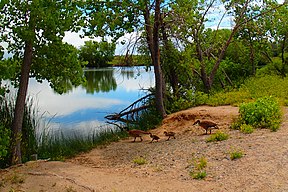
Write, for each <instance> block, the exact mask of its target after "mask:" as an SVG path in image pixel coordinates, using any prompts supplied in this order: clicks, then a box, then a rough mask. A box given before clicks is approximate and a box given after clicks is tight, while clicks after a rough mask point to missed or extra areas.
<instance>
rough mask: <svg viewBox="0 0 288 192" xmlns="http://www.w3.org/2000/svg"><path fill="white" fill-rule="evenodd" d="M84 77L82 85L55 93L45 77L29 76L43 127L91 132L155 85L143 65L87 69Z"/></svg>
mask: <svg viewBox="0 0 288 192" xmlns="http://www.w3.org/2000/svg"><path fill="white" fill-rule="evenodd" d="M85 77H86V79H87V83H86V84H85V85H80V86H78V87H69V91H68V92H67V93H65V94H62V95H59V94H57V93H55V92H54V91H53V89H52V88H50V86H49V83H48V82H47V81H44V82H43V83H38V82H37V81H36V80H35V79H30V82H29V88H28V94H29V96H30V97H32V98H33V99H34V102H35V104H36V109H37V110H38V111H39V114H40V115H41V116H42V117H43V119H44V120H45V122H46V125H45V128H49V130H51V129H52V130H53V131H61V132H64V133H65V132H68V133H71V132H75V131H76V132H80V133H90V132H91V130H95V129H100V127H103V125H105V121H106V119H105V118H104V117H105V116H106V115H108V114H113V113H117V112H120V111H121V110H122V109H124V108H126V107H127V106H129V105H130V104H131V103H133V102H134V101H136V100H137V99H138V98H141V97H143V96H145V95H146V94H147V91H145V89H147V88H149V87H153V86H154V72H153V71H146V70H145V67H109V68H103V69H89V70H85ZM47 122H48V123H47Z"/></svg>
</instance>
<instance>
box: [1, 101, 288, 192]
mask: <svg viewBox="0 0 288 192" xmlns="http://www.w3.org/2000/svg"><path fill="white" fill-rule="evenodd" d="M283 111H284V117H283V123H282V125H281V128H280V129H279V130H278V131H277V132H271V131H269V130H267V129H261V130H256V131H255V132H254V133H252V134H243V133H240V132H239V131H236V130H231V129H229V127H230V125H231V123H232V121H233V119H235V118H236V117H237V116H238V108H237V107H232V106H220V107H209V106H200V107H195V108H192V109H188V110H185V111H181V112H178V113H174V114H171V115H169V116H168V117H167V118H166V119H165V120H164V121H163V124H162V125H161V126H159V127H158V128H156V129H154V130H152V133H153V134H157V135H158V136H160V138H161V139H160V141H159V142H155V143H150V141H151V139H150V138H149V136H144V137H143V139H144V140H143V142H135V143H133V142H131V141H132V140H133V138H127V139H125V140H121V141H119V142H115V143H111V144H109V145H107V146H105V147H99V148H96V149H93V150H92V151H90V152H89V153H85V154H81V155H78V156H77V157H75V158H73V159H68V160H66V161H65V162H55V161H50V162H46V161H43V160H38V161H34V162H28V163H25V164H23V165H21V166H17V167H12V168H8V169H4V170H0V175H1V176H0V179H1V181H0V191H3V192H6V191H7V192H8V191H13V190H14V191H25V192H36V191H37V192H38V191H39V192H40V191H41V192H44V191H47V192H48V191H55V192H58V191H59V192H63V191H64V192H65V191H67V192H71V191H80V192H81V191H83V192H86V191H97V192H98V191H99V192H106V191H107V192H108V191H110V192H130V191H131V192H132V191H133V192H138V191H139V192H144V191H147V192H148V191H159V192H167V191H173V192H174V191H179V192H180V191H181V192H182V191H183V192H185V191H187V192H189V191H203V192H204V191H215V192H216V191H217V192H225V191H229V192H230V191H231V192H234V191H236V192H237V191H239V192H240V191H249V192H250V191H251V192H252V191H255V192H256V191H257V192H258V191H261V192H270V191H271V192H274V191H275V192H278V191H279V192H280V191H281V192H282V191H283V192H284V191H288V109H287V108H284V109H283ZM196 119H206V120H213V121H215V122H216V123H218V124H219V128H220V130H221V131H223V132H226V133H228V134H229V139H228V140H225V141H221V142H206V139H207V138H208V137H209V136H210V135H204V133H205V131H204V129H202V128H201V127H199V126H193V122H194V121H195V120H196ZM164 131H174V132H176V139H170V140H169V141H166V137H165V135H164V134H163V132H164ZM212 133H215V131H213V132H212ZM232 150H241V151H243V153H244V156H243V157H242V158H240V159H237V160H231V159H230V155H229V152H231V151H232ZM139 157H141V158H143V159H145V160H146V163H145V164H144V165H137V164H135V163H133V160H135V159H137V158H139ZM201 157H203V158H205V159H206V160H207V167H206V168H205V171H206V173H207V177H206V178H205V179H203V180H195V179H193V178H192V177H191V176H190V175H189V172H190V171H191V170H194V169H195V166H194V163H193V162H194V160H195V159H199V158H201Z"/></svg>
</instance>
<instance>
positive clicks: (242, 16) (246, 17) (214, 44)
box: [172, 0, 281, 92]
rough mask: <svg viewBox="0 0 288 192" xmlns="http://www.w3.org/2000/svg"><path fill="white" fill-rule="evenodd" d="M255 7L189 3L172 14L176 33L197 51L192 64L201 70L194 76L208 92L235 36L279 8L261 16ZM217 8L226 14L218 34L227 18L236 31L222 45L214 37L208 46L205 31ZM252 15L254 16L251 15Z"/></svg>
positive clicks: (190, 0) (238, 3)
mask: <svg viewBox="0 0 288 192" xmlns="http://www.w3.org/2000/svg"><path fill="white" fill-rule="evenodd" d="M255 4H257V5H258V3H256V2H255V1H251V0H245V1H217V0H211V1H194V0H186V1H177V4H176V5H175V6H174V7H173V9H172V10H173V14H174V16H175V17H174V18H175V19H174V24H176V26H175V28H176V29H175V31H176V33H177V35H178V38H179V39H180V40H181V41H182V43H183V44H184V46H185V47H190V49H194V51H192V54H193V57H192V58H193V62H194V63H195V64H196V65H195V66H197V65H198V66H199V68H196V67H195V68H194V72H195V74H197V75H198V76H199V77H200V79H201V81H202V83H203V85H204V90H205V91H206V92H209V91H210V90H211V88H212V85H213V83H214V80H215V77H216V74H217V72H218V69H219V68H220V64H221V62H222V60H223V58H224V56H225V52H226V50H227V48H228V46H229V45H230V44H231V42H232V40H233V38H234V36H235V34H236V32H238V31H239V29H241V27H242V26H243V25H244V24H246V23H248V22H250V21H252V20H254V19H256V18H258V17H261V16H263V15H265V14H266V13H267V12H269V11H271V10H274V9H277V8H278V7H279V6H278V7H277V6H276V7H272V8H271V9H269V10H266V12H260V11H259V9H258V10H254V8H255V6H254V5H255ZM265 4H266V2H265V1H264V2H263V5H265ZM263 5H262V6H263ZM280 6H281V5H280ZM217 7H218V8H219V7H220V8H221V7H225V11H224V13H223V15H222V17H221V18H220V20H219V22H218V26H217V28H216V29H215V31H216V32H218V31H219V26H220V24H221V22H222V20H223V19H224V18H225V17H226V16H230V17H231V18H233V21H234V22H233V27H232V28H231V29H230V35H229V36H228V37H227V38H226V39H220V40H221V41H220V42H219V39H218V35H217V33H215V36H214V39H213V40H214V41H210V43H209V40H211V39H210V38H207V34H209V31H208V30H209V29H207V28H206V27H205V23H206V22H208V21H210V20H211V19H210V17H209V13H211V12H213V11H214V10H217ZM259 7H261V6H258V8H259ZM251 12H253V13H254V14H249V13H251ZM212 37H213V36H212ZM223 40H224V41H223Z"/></svg>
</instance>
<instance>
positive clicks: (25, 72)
mask: <svg viewBox="0 0 288 192" xmlns="http://www.w3.org/2000/svg"><path fill="white" fill-rule="evenodd" d="M32 53H33V46H32V42H26V43H25V50H24V60H23V64H22V66H21V77H20V85H19V89H18V93H17V99H16V104H15V111H14V118H13V122H12V131H13V136H12V159H11V164H12V165H15V164H20V163H22V158H21V137H22V124H23V116H24V108H25V100H26V95H27V89H28V81H29V72H30V67H31V64H32Z"/></svg>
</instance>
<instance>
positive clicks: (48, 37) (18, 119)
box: [0, 0, 83, 164]
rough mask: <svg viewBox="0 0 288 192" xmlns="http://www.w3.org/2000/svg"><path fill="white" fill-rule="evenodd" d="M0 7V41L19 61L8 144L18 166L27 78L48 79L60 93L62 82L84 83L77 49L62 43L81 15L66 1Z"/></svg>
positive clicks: (10, 2)
mask: <svg viewBox="0 0 288 192" xmlns="http://www.w3.org/2000/svg"><path fill="white" fill-rule="evenodd" d="M0 6H1V7H0V8H1V14H0V23H1V25H0V32H1V34H0V35H1V36H0V38H1V40H2V41H5V42H6V43H7V44H8V51H9V52H11V53H12V54H13V59H14V61H22V64H21V72H20V73H19V88H18V93H17V99H16V105H15V112H14V119H13V123H12V132H13V133H12V144H11V146H12V149H11V150H12V157H11V163H12V164H19V163H21V162H22V159H21V131H22V123H23V114H24V105H25V99H26V95H27V87H28V80H29V77H31V76H34V77H36V79H37V80H38V81H42V80H43V79H47V80H48V81H49V82H50V85H51V86H52V87H53V88H54V89H55V90H56V91H59V92H61V90H62V89H61V87H59V85H58V83H59V82H61V81H63V79H67V78H69V80H70V81H71V83H72V84H75V85H79V84H80V83H81V82H82V81H83V72H82V66H81V63H80V62H79V61H78V59H77V49H76V48H74V47H73V46H71V45H68V44H65V43H63V42H62V39H63V37H64V32H65V31H69V30H77V26H78V18H79V14H80V12H79V9H78V7H77V5H76V2H75V1H68V0H63V1H53V0H27V1H17V0H4V1H1V4H0Z"/></svg>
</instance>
